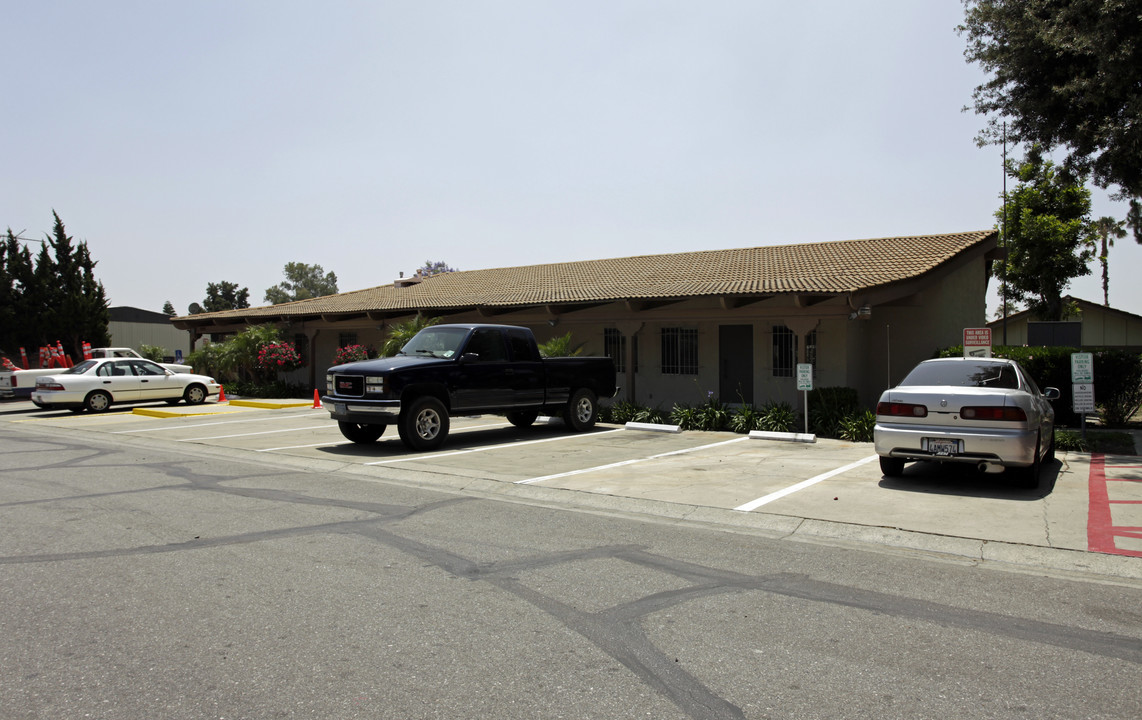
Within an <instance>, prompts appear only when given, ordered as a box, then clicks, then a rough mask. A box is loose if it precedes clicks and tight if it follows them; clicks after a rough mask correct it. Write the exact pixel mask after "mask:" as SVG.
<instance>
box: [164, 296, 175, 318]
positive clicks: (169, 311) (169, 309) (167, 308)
mask: <svg viewBox="0 0 1142 720" xmlns="http://www.w3.org/2000/svg"><path fill="white" fill-rule="evenodd" d="M163 315H166V316H167V317H174V316H175V315H176V313H175V311H174V305H172V304H171V301H170V300H167V301H166V302H165V303H163Z"/></svg>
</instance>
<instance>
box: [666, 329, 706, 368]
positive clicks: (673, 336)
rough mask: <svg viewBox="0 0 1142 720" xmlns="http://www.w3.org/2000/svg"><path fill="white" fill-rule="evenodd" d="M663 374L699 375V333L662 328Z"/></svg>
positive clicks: (692, 330)
mask: <svg viewBox="0 0 1142 720" xmlns="http://www.w3.org/2000/svg"><path fill="white" fill-rule="evenodd" d="M662 374H663V375H697V374H698V331H697V330H696V329H693V328H677V327H674V328H662Z"/></svg>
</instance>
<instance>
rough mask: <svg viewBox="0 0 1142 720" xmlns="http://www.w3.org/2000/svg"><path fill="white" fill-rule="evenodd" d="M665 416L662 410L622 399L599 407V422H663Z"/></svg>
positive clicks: (618, 423)
mask: <svg viewBox="0 0 1142 720" xmlns="http://www.w3.org/2000/svg"><path fill="white" fill-rule="evenodd" d="M663 420H664V418H663V417H662V411H660V410H658V409H656V408H648V407H645V406H643V405H638V404H636V403H632V402H630V401H628V400H620V401H619V402H617V403H615V404H613V405H604V406H601V407H600V408H599V422H606V423H614V424H616V425H626V424H627V423H628V422H639V423H651V424H654V425H660V424H662V422H663Z"/></svg>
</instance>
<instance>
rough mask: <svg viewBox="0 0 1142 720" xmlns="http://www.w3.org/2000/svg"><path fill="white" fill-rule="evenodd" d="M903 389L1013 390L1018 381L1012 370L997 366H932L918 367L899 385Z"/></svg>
mask: <svg viewBox="0 0 1142 720" xmlns="http://www.w3.org/2000/svg"><path fill="white" fill-rule="evenodd" d="M900 385H901V387H903V386H905V385H948V386H952V387H987V388H1003V389H1007V390H1015V389H1017V388H1018V387H1019V377H1018V376H1017V375H1016V374H1015V368H1013V367H1011V366H1010V365H1007V364H999V363H972V362H933V363H920V364H919V365H917V366H916V367H915V368H914V369H913V370H912V372H910V373H908V377H906V378H904V380H903V381H902V382H901V383H900Z"/></svg>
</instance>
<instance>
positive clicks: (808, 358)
mask: <svg viewBox="0 0 1142 720" xmlns="http://www.w3.org/2000/svg"><path fill="white" fill-rule="evenodd" d="M805 362H807V363H809V364H810V365H812V366H813V370H814V371H816V369H817V331H816V330H813V331H811V332H810V333H809V334H808V335H806V336H805Z"/></svg>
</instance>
